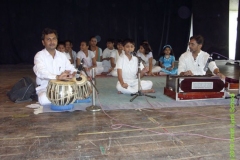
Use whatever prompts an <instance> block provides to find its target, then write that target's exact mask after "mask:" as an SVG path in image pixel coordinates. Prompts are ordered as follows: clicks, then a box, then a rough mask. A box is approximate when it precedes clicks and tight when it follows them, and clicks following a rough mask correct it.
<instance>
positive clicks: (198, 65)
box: [178, 50, 218, 75]
mask: <svg viewBox="0 0 240 160" xmlns="http://www.w3.org/2000/svg"><path fill="white" fill-rule="evenodd" d="M208 57H209V54H208V53H207V52H204V51H202V50H201V51H200V53H198V56H197V57H196V60H194V58H193V56H192V52H190V51H187V52H185V53H183V54H182V55H181V56H180V58H179V62H178V75H179V74H180V73H181V72H186V71H188V70H191V71H192V73H193V74H194V75H205V74H206V71H204V70H203V69H204V67H205V65H206V63H207V60H208ZM208 68H209V69H210V71H211V72H212V73H213V71H214V70H215V69H216V68H218V67H217V66H216V63H215V62H214V61H212V62H210V63H209V65H208Z"/></svg>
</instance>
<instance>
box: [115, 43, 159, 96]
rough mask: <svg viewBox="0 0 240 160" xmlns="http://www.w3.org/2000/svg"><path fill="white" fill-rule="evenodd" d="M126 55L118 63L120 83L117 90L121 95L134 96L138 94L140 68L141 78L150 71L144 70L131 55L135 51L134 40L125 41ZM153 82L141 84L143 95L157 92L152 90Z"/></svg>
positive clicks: (122, 55)
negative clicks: (133, 94)
mask: <svg viewBox="0 0 240 160" xmlns="http://www.w3.org/2000/svg"><path fill="white" fill-rule="evenodd" d="M123 48H124V51H125V54H121V55H120V56H119V58H118V61H117V65H116V67H117V73H118V82H117V86H116V88H117V90H118V92H119V93H123V94H132V93H136V92H138V77H137V73H138V66H139V65H140V70H141V72H140V75H141V77H142V76H143V75H144V74H145V73H146V72H147V71H148V70H146V68H145V69H143V68H144V67H143V64H142V63H140V64H138V58H137V57H135V56H132V55H131V54H130V53H131V52H133V51H134V49H135V47H134V42H133V41H132V40H125V41H124V42H123ZM152 85H153V83H152V81H144V80H142V81H141V82H140V90H141V92H143V93H150V92H155V91H154V90H153V89H152Z"/></svg>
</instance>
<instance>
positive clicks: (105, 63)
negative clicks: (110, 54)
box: [102, 60, 111, 72]
mask: <svg viewBox="0 0 240 160" xmlns="http://www.w3.org/2000/svg"><path fill="white" fill-rule="evenodd" d="M102 66H103V68H104V69H103V72H108V71H109V69H110V68H111V62H110V60H109V61H107V60H104V61H102Z"/></svg>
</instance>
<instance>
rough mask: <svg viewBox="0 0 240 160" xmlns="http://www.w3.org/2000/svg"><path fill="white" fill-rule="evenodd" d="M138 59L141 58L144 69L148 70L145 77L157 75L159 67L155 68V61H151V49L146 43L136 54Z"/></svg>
mask: <svg viewBox="0 0 240 160" xmlns="http://www.w3.org/2000/svg"><path fill="white" fill-rule="evenodd" d="M137 56H138V57H141V59H142V61H143V62H144V67H146V68H148V70H149V71H148V73H147V75H149V76H154V73H158V72H160V70H161V67H159V66H155V64H156V60H155V59H153V55H152V49H151V47H150V45H149V44H148V43H146V42H144V43H142V44H141V45H140V48H139V52H138V53H137Z"/></svg>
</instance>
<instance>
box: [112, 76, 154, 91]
mask: <svg viewBox="0 0 240 160" xmlns="http://www.w3.org/2000/svg"><path fill="white" fill-rule="evenodd" d="M124 83H127V84H128V88H127V89H126V88H123V87H122V86H121V84H120V82H119V81H118V82H117V86H116V88H117V90H118V91H120V92H122V93H123V94H133V93H136V92H138V79H134V80H128V81H127V80H124ZM140 85H141V86H140V90H148V89H151V88H152V86H153V83H152V81H146V80H142V81H141V82H140Z"/></svg>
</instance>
